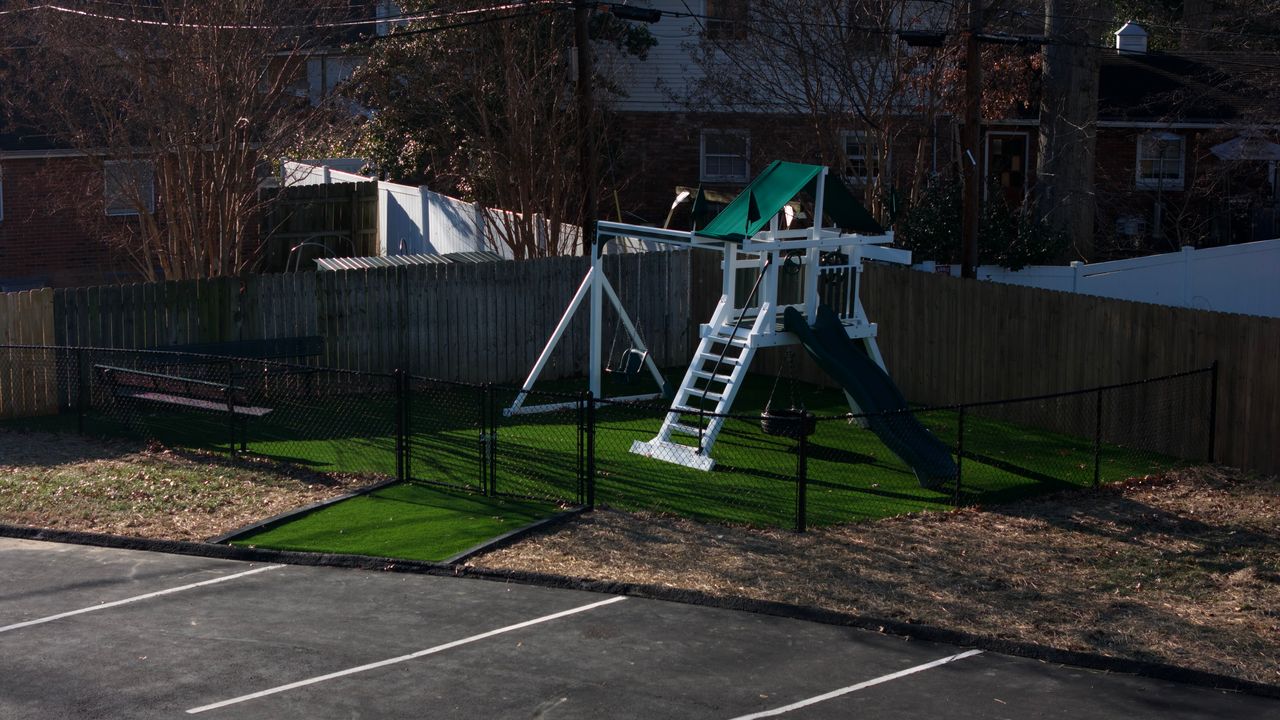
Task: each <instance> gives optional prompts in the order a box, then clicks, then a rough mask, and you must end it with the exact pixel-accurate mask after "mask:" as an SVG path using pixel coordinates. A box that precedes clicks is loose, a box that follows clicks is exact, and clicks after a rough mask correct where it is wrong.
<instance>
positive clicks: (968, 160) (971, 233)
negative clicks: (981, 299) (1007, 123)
mask: <svg viewBox="0 0 1280 720" xmlns="http://www.w3.org/2000/svg"><path fill="white" fill-rule="evenodd" d="M981 33H982V0H969V34H968V36H967V37H966V38H965V53H964V57H965V68H964V77H965V87H964V95H965V98H964V134H963V136H962V137H961V139H960V144H961V145H962V148H961V158H960V165H961V166H962V167H963V168H964V171H963V177H964V198H963V211H962V224H961V251H960V254H961V266H960V267H961V270H960V276H961V277H965V278H976V277H977V276H978V225H979V224H980V223H981V220H982V151H981V145H982V51H981V47H980V46H979V44H978V43H979V36H980V35H981Z"/></svg>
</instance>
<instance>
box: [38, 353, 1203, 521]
mask: <svg viewBox="0 0 1280 720" xmlns="http://www.w3.org/2000/svg"><path fill="white" fill-rule="evenodd" d="M675 380H678V378H675V377H674V374H673V382H674V381H675ZM577 384H578V385H580V384H581V383H580V382H579V383H577ZM606 384H607V387H606V388H605V390H606V392H605V394H606V396H610V395H632V394H636V393H639V392H644V391H645V390H647V389H649V386H648V384H647V383H640V382H637V383H634V384H632V385H625V384H622V383H619V382H617V380H616V377H614V376H610V377H609V378H607V380H606ZM412 388H413V392H412V395H411V396H410V398H409V401H408V405H407V408H406V409H407V415H408V427H409V430H410V434H409V436H408V438H407V439H408V447H407V449H408V453H407V460H408V470H409V474H408V476H409V477H410V478H411V479H414V480H419V481H425V482H428V483H435V484H440V485H445V486H450V487H455V488H458V489H461V490H466V491H473V492H474V491H476V490H478V489H479V488H481V487H482V486H484V485H488V486H489V487H490V489H491V490H493V491H494V493H495V494H496V495H499V496H510V497H529V498H541V499H545V500H547V501H569V502H575V503H583V502H585V500H586V491H587V487H586V485H585V482H584V481H585V477H586V463H587V453H586V443H587V441H588V439H587V438H586V437H585V433H583V432H580V426H581V423H583V422H584V419H585V415H584V414H583V412H584V411H583V409H581V408H578V407H574V406H572V404H571V405H570V406H569V407H567V408H564V409H561V410H558V411H556V412H550V413H545V414H532V415H517V416H514V417H510V418H507V417H502V415H501V412H500V411H501V409H502V408H505V407H507V406H509V405H510V403H511V401H512V400H513V399H514V397H515V394H516V390H515V389H512V388H498V387H495V388H492V389H491V390H490V391H488V392H491V393H492V395H487V394H486V390H485V389H484V388H480V387H473V386H463V385H451V384H448V383H437V382H430V381H420V380H415V381H414V383H413V384H412ZM545 389H546V390H549V391H552V392H553V393H559V394H542V393H534V394H532V395H531V396H530V397H529V398H528V399H527V401H526V405H536V404H541V403H553V402H564V401H566V400H572V399H573V398H574V397H575V396H574V395H572V394H565V393H566V392H568V391H574V390H577V389H580V388H578V387H576V385H575V383H574V382H573V381H561V382H555V383H548V384H546V385H545ZM771 395H776V398H777V399H778V400H779V401H781V402H782V403H783V404H790V403H791V402H798V403H802V404H803V405H804V406H805V407H806V408H807V409H808V410H809V411H810V412H813V413H816V414H818V415H820V416H827V418H828V419H824V420H822V421H821V422H819V424H818V429H817V432H816V433H815V434H814V435H813V436H812V437H810V438H809V442H808V453H807V461H808V462H807V471H808V476H807V477H808V481H807V486H806V501H807V520H808V524H809V525H814V526H817V525H827V524H832V523H841V522H849V521H854V520H865V519H874V518H881V517H889V516H893V515H900V514H903V513H909V512H918V511H922V510H944V509H947V508H950V507H953V506H954V504H955V503H957V502H959V503H961V504H984V505H991V504H997V503H1001V502H1007V501H1012V500H1017V499H1021V498H1025V497H1028V496H1031V495H1035V494H1040V493H1045V492H1052V491H1056V490H1063V489H1070V488H1084V487H1090V486H1092V485H1093V484H1094V480H1095V478H1094V457H1095V453H1096V454H1097V456H1098V457H1099V458H1100V459H1101V468H1100V471H1099V473H1098V477H1097V480H1098V481H1099V482H1101V483H1107V482H1112V481H1116V480H1122V479H1125V478H1128V477H1133V476H1140V475H1144V474H1148V473H1154V472H1160V471H1162V470H1166V469H1169V468H1171V467H1175V466H1177V465H1179V464H1180V461H1178V460H1176V459H1174V458H1170V457H1168V456H1164V455H1160V454H1157V453H1153V452H1150V451H1148V450H1145V449H1144V445H1147V444H1149V443H1144V442H1143V439H1144V438H1143V436H1142V435H1141V434H1140V433H1141V432H1142V431H1143V428H1142V427H1141V424H1140V423H1139V424H1136V425H1135V428H1134V429H1133V435H1134V437H1133V441H1132V442H1130V441H1128V440H1126V439H1125V438H1124V437H1122V436H1121V435H1123V432H1117V431H1116V429H1114V428H1113V429H1112V436H1111V437H1108V438H1104V442H1103V443H1102V444H1101V445H1100V446H1098V447H1095V444H1094V423H1095V421H1094V414H1095V412H1096V407H1095V405H1094V402H1095V401H1094V399H1093V398H1092V397H1091V396H1075V397H1069V398H1063V399H1056V400H1049V401H1045V402H1022V403H1008V404H1005V405H1001V406H996V407H990V408H971V409H970V410H969V411H968V413H967V415H966V418H965V430H964V457H963V459H962V466H963V478H962V482H961V485H960V487H959V488H955V487H944V488H939V489H932V490H930V489H926V488H922V487H920V485H919V483H918V482H917V480H916V478H915V476H914V474H913V473H912V472H911V470H910V468H908V467H907V466H905V465H904V464H903V463H902V462H901V461H900V460H898V458H897V457H895V456H894V455H893V454H892V453H891V452H889V450H888V449H887V448H886V447H885V445H884V444H883V443H882V442H881V441H880V439H879V438H878V437H876V435H875V434H873V433H872V432H871V431H869V430H866V429H863V428H861V427H859V426H858V425H856V424H852V423H849V422H846V421H845V420H843V419H840V418H839V417H833V416H838V415H840V414H842V413H846V412H848V406H847V405H846V404H845V398H844V395H843V393H842V392H840V391H839V390H836V389H831V388H824V387H818V386H813V385H806V384H802V383H796V384H794V385H793V384H791V383H790V382H789V381H783V382H782V383H780V384H778V385H777V387H776V391H775V378H774V377H771V376H767V375H754V376H749V377H748V379H747V382H746V383H745V385H744V387H743V389H742V391H741V392H740V393H739V395H738V399H737V402H735V404H734V412H735V413H740V414H742V415H744V416H747V418H748V419H731V420H729V421H728V422H726V423H725V426H724V429H723V431H722V432H721V434H720V437H719V439H718V441H717V443H716V445H715V448H714V450H713V451H712V456H713V457H714V458H715V460H716V467H715V469H714V470H713V471H712V472H700V471H697V470H690V469H688V468H684V467H680V466H677V465H673V464H670V463H664V462H661V461H659V460H654V459H652V458H646V457H642V456H639V455H634V454H632V453H631V452H630V449H631V445H632V443H633V442H635V441H647V440H649V439H651V438H653V437H654V436H655V435H656V434H657V432H658V429H659V427H660V425H661V423H662V420H663V416H664V414H665V406H664V405H662V404H661V402H655V403H652V404H649V405H647V406H626V405H624V406H616V405H608V404H601V405H599V406H598V408H597V412H596V425H595V434H594V438H593V440H594V448H595V470H596V474H595V480H596V488H595V489H596V492H595V499H596V502H598V503H601V504H605V505H610V506H613V507H618V508H623V509H632V510H658V511H665V512H672V513H676V514H680V515H685V516H688V517H693V518H698V519H704V520H712V521H717V522H728V523H745V524H751V525H767V526H780V527H790V526H792V525H793V524H794V523H795V519H796V506H797V484H796V476H797V464H798V453H797V443H796V442H795V441H794V440H790V439H787V438H779V437H774V436H769V435H766V434H764V433H762V432H761V430H760V427H759V423H758V421H756V420H754V419H750V415H751V414H752V413H759V411H760V409H761V408H763V407H764V406H765V404H766V403H767V402H768V400H769V399H770V396H771ZM486 401H487V403H488V407H486ZM270 405H271V407H272V408H273V411H272V412H271V413H270V414H269V415H268V416H266V417H264V418H259V419H255V420H253V421H251V422H249V423H248V425H247V428H246V430H247V432H246V435H247V443H248V452H249V454H251V455H256V456H262V457H266V458H270V459H275V460H280V461H283V462H287V463H290V464H296V465H301V466H305V467H308V468H310V469H313V470H316V471H320V472H339V473H359V474H361V475H365V474H372V475H381V476H394V475H395V474H396V472H397V455H396V443H395V439H394V436H395V427H396V426H395V422H394V418H395V417H396V410H397V404H396V402H395V399H394V398H392V397H389V396H388V395H387V394H386V393H378V392H366V391H363V390H361V391H359V392H357V391H352V392H349V393H346V392H344V393H340V394H334V393H333V392H332V389H331V388H326V393H320V392H316V393H314V394H307V393H301V394H298V393H295V394H288V395H284V394H282V395H280V396H278V397H274V398H273V399H272V400H271V402H270ZM110 409H111V408H105V409H103V410H100V411H98V412H95V413H92V414H91V415H90V417H88V418H87V419H86V428H87V429H88V431H89V432H91V433H101V434H108V435H119V434H125V435H128V434H133V435H136V436H140V437H146V438H157V439H159V440H161V441H162V442H164V443H165V444H169V445H174V446H186V447H204V448H207V449H211V450H224V451H225V449H226V448H227V442H228V440H229V438H230V429H229V427H228V425H227V423H226V420H225V418H224V417H220V416H218V415H216V414H201V413H192V412H174V411H171V410H164V409H161V408H139V410H140V411H139V412H133V413H126V412H119V411H117V412H115V413H111V412H108V411H109V410H110ZM486 416H487V417H490V418H496V424H497V427H496V433H495V434H494V435H493V436H492V437H487V436H485V434H484V433H482V428H483V427H484V426H485V425H486V422H487V421H484V420H482V418H484V417H486ZM917 416H918V418H919V419H920V421H921V422H922V423H924V425H925V426H926V427H928V428H929V429H930V430H931V431H932V432H933V433H934V434H935V435H937V436H938V437H939V438H940V439H941V440H942V442H944V443H945V444H947V445H948V446H950V447H953V448H954V447H958V445H959V440H960V437H959V416H958V414H957V413H956V412H954V411H936V410H935V411H928V412H920V413H917ZM72 419H74V418H72ZM63 421H64V422H65V421H66V417H65V416H64V418H63ZM1064 430H1066V432H1064ZM1121 430H1123V429H1121ZM1147 430H1148V431H1149V428H1147ZM686 440H687V441H688V442H693V439H692V438H686ZM482 479H483V482H482Z"/></svg>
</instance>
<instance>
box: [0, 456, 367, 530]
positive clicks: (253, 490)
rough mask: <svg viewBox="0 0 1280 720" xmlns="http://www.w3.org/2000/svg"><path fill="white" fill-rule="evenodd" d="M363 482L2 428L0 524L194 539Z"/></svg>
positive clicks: (353, 478) (267, 464) (230, 528)
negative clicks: (3, 429)
mask: <svg viewBox="0 0 1280 720" xmlns="http://www.w3.org/2000/svg"><path fill="white" fill-rule="evenodd" d="M369 482H370V481H369V479H367V478H358V477H345V476H333V475H321V474H318V473H309V472H306V471H299V470H296V469H290V468H284V467H281V466H277V465H274V464H270V463H260V462H243V461H232V460H230V459H229V458H227V457H226V456H225V455H207V454H190V453H177V452H173V451H170V450H165V449H163V448H154V447H153V448H146V447H143V446H139V445H136V444H129V443H118V442H104V441H101V440H93V439H89V438H85V437H81V436H78V435H69V434H63V435H60V434H48V433H34V432H33V433H26V432H12V431H0V522H5V523H12V524H15V525H28V526H32V527H44V528H54V529H59V530H79V531H85V532H100V533H111V534H115V535H128V536H132V537H143V538H155V539H163V540H194V541H201V540H205V539H207V538H210V537H213V536H215V535H219V534H222V533H225V532H229V531H231V530H234V529H236V528H238V527H242V526H244V525H247V524H249V523H251V522H254V521H256V520H261V519H263V518H267V517H271V516H272V515H277V514H279V513H281V512H284V511H286V510H290V509H293V508H296V507H300V506H303V505H306V504H309V503H312V502H316V501H319V500H323V499H325V498H329V497H333V496H335V495H339V494H341V493H343V492H346V491H348V490H350V489H352V488H354V487H357V486H359V485H364V484H368V483H369Z"/></svg>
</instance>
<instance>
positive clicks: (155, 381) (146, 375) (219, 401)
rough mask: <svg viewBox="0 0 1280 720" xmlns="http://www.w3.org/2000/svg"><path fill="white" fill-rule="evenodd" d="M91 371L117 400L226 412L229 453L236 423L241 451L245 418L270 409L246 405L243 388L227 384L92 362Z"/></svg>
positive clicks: (262, 414) (244, 436)
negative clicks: (229, 432)
mask: <svg viewBox="0 0 1280 720" xmlns="http://www.w3.org/2000/svg"><path fill="white" fill-rule="evenodd" d="M93 371H94V374H95V375H96V376H97V378H98V382H99V383H100V384H101V385H102V386H103V387H105V388H107V390H108V392H110V393H111V397H112V398H114V399H117V400H127V401H140V402H149V403H156V404H159V405H169V406H172V407H179V408H186V409H189V410H203V411H208V412H220V413H226V414H227V417H228V419H229V424H230V426H231V433H232V435H231V452H233V453H234V452H235V446H236V428H237V426H238V427H239V429H240V449H241V450H245V449H247V447H246V446H247V444H248V438H247V429H246V423H247V420H248V419H249V418H260V417H265V416H266V415H269V414H270V413H271V412H272V408H268V407H260V406H256V405H250V404H249V403H248V402H247V401H246V400H245V398H244V389H243V388H241V387H237V386H235V385H232V384H228V383H218V382H211V381H209V380H197V379H195V378H187V377H181V376H178V375H166V374H164V373H156V372H148V371H145V370H134V369H133V368H124V367H115V366H112V365H94V366H93Z"/></svg>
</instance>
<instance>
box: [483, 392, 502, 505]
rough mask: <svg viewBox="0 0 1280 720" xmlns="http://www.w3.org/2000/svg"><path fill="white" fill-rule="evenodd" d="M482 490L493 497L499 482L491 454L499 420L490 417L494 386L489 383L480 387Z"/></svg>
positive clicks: (485, 494)
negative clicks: (495, 478)
mask: <svg viewBox="0 0 1280 720" xmlns="http://www.w3.org/2000/svg"><path fill="white" fill-rule="evenodd" d="M479 390H480V408H479V410H480V492H481V493H483V494H484V496H485V497H491V496H492V495H493V493H494V490H495V489H496V486H497V483H496V482H495V481H494V477H493V463H492V462H491V461H490V456H491V455H492V454H493V439H494V437H495V436H496V435H497V434H498V433H497V427H496V425H497V420H496V418H492V417H490V412H489V406H490V405H492V404H493V403H492V402H491V400H490V397H489V396H490V395H491V394H492V392H493V388H492V387H491V386H490V385H489V383H485V384H484V385H481V386H480V388H479Z"/></svg>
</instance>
